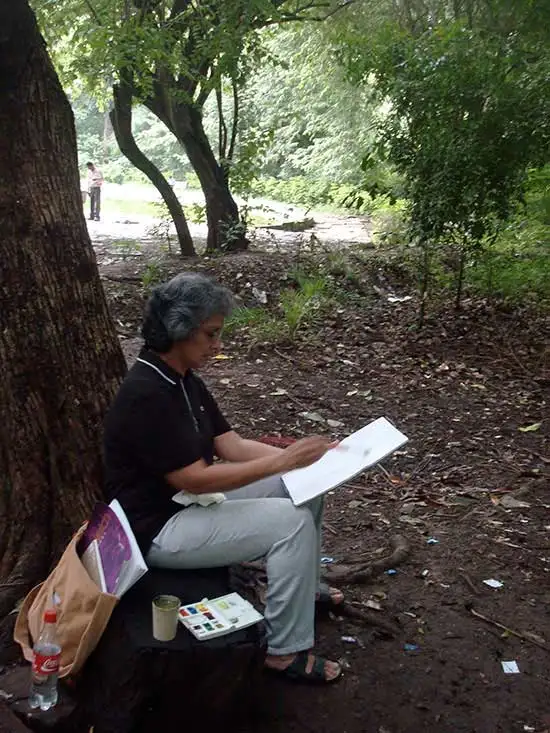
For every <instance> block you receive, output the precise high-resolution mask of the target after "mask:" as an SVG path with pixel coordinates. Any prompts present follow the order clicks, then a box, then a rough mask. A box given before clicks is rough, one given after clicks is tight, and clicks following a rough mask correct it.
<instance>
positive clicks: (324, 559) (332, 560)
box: [321, 555, 334, 565]
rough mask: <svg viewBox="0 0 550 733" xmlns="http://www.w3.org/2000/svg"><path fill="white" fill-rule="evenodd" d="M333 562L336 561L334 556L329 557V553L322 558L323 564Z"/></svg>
mask: <svg viewBox="0 0 550 733" xmlns="http://www.w3.org/2000/svg"><path fill="white" fill-rule="evenodd" d="M331 562H334V558H333V557H328V555H327V556H326V557H322V558H321V565H330V563H331Z"/></svg>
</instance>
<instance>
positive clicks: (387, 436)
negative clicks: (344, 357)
mask: <svg viewBox="0 0 550 733" xmlns="http://www.w3.org/2000/svg"><path fill="white" fill-rule="evenodd" d="M407 440H408V438H407V436H406V435H403V433H401V432H400V431H399V430H398V429H397V428H396V427H394V426H393V425H392V424H391V422H390V421H389V420H387V419H386V418H385V417H379V418H378V419H377V420H374V422H371V423H369V424H368V425H366V426H365V427H364V428H361V429H360V430H358V431H357V432H356V433H352V435H350V436H348V437H347V438H345V439H344V440H342V441H341V443H340V444H339V446H338V447H337V448H334V449H332V450H329V451H328V452H327V453H325V455H324V456H323V457H322V458H320V459H319V460H318V461H316V462H315V463H313V464H312V465H311V466H307V467H306V468H297V469H295V470H294V471H288V472H287V473H284V474H283V475H282V479H283V482H284V484H285V486H286V489H287V491H288V493H289V496H290V498H291V499H292V501H293V502H294V504H295V505H296V506H300V504H304V503H305V502H307V501H310V499H313V498H315V497H316V496H320V495H321V494H325V493H326V492H327V491H330V490H331V489H334V488H336V487H337V486H340V485H341V484H344V483H346V482H347V481H351V479H352V478H354V476H357V475H358V474H360V473H362V472H363V471H365V470H366V469H367V468H370V467H371V466H374V465H375V464H377V463H379V462H380V461H381V460H383V459H384V458H386V456H389V455H390V453H393V452H394V451H395V450H397V449H398V448H400V447H401V446H402V445H404V444H405V443H406V442H407Z"/></svg>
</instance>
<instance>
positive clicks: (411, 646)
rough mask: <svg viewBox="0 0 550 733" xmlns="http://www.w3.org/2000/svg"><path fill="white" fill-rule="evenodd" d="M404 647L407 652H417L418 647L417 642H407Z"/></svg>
mask: <svg viewBox="0 0 550 733" xmlns="http://www.w3.org/2000/svg"><path fill="white" fill-rule="evenodd" d="M404 649H405V651H406V652H415V651H416V650H417V649H418V645H417V644H405V646H404Z"/></svg>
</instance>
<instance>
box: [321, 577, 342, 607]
mask: <svg viewBox="0 0 550 733" xmlns="http://www.w3.org/2000/svg"><path fill="white" fill-rule="evenodd" d="M331 590H332V589H331V587H330V586H329V585H328V584H327V583H321V584H320V585H319V591H318V593H317V598H316V599H315V605H316V606H317V608H318V609H322V610H324V611H335V612H336V611H338V608H341V607H342V606H343V605H344V600H345V599H344V594H343V593H342V600H341V601H335V600H334V598H333V597H332V594H331V592H330V591H331ZM335 590H338V589H335ZM340 592H341V591H340Z"/></svg>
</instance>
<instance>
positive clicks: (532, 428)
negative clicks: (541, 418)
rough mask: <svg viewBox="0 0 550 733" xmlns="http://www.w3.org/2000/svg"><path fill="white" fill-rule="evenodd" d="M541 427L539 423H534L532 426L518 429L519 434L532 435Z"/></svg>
mask: <svg viewBox="0 0 550 733" xmlns="http://www.w3.org/2000/svg"><path fill="white" fill-rule="evenodd" d="M541 425H542V423H541V422H535V423H533V424H532V425H525V427H522V428H518V430H519V431H520V433H534V432H535V431H536V430H538V429H539V428H540V426H541Z"/></svg>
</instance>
